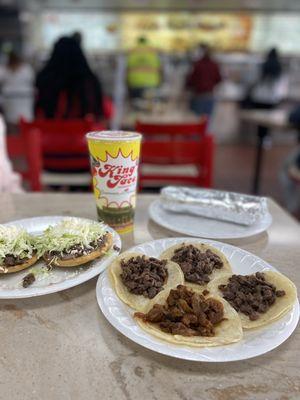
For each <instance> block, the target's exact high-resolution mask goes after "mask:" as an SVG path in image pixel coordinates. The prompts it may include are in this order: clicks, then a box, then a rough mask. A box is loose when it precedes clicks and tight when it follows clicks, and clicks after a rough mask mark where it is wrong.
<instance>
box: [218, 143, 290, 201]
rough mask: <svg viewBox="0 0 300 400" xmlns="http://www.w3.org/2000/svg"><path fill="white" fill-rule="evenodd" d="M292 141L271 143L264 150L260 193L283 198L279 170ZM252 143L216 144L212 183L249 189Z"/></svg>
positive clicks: (248, 191) (251, 169) (251, 173)
mask: <svg viewBox="0 0 300 400" xmlns="http://www.w3.org/2000/svg"><path fill="white" fill-rule="evenodd" d="M293 148H294V146H293V145H281V144H280V145H279V144H276V145H271V146H270V147H269V148H267V149H265V151H264V160H263V166H262V174H261V191H260V194H261V195H266V196H270V197H273V198H274V199H275V200H276V201H278V202H280V203H281V202H282V196H281V189H280V185H279V180H278V174H279V171H280V168H281V165H282V163H283V161H284V159H285V157H286V156H287V155H288V154H289V152H291V151H292V150H293ZM255 151H256V150H255V147H254V146H251V145H248V144H245V145H241V144H236V145H218V146H217V148H216V156H215V175H214V177H215V178H214V186H215V187H216V188H218V189H225V190H232V191H238V192H244V193H250V192H251V187H252V179H253V172H254V162H255Z"/></svg>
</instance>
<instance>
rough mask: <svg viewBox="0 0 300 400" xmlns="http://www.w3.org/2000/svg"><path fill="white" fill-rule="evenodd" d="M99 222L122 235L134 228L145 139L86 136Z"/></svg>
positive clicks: (108, 134)
mask: <svg viewBox="0 0 300 400" xmlns="http://www.w3.org/2000/svg"><path fill="white" fill-rule="evenodd" d="M86 138H87V141H88V148H89V153H90V162H91V173H92V177H93V189H94V195H95V199H96V207H97V213H98V219H99V220H102V221H104V222H106V223H107V224H108V225H109V226H111V227H112V228H114V229H116V230H117V231H118V232H121V233H125V232H129V231H131V230H132V228H133V220H134V210H135V204H136V191H137V179H138V165H139V156H140V147H141V139H142V135H141V134H139V133H136V132H125V131H99V132H89V133H87V135H86Z"/></svg>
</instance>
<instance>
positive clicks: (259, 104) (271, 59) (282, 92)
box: [244, 48, 288, 109]
mask: <svg viewBox="0 0 300 400" xmlns="http://www.w3.org/2000/svg"><path fill="white" fill-rule="evenodd" d="M287 91H288V80H287V76H286V75H285V74H284V72H283V68H282V65H281V61H280V58H279V55H278V52H277V50H276V49H275V48H272V49H271V50H269V51H268V53H267V55H266V58H265V60H264V62H263V63H262V65H261V69H260V75H259V79H258V81H257V82H256V83H255V84H254V85H253V86H252V87H251V88H250V89H249V91H248V93H247V96H246V100H245V101H244V107H245V108H258V109H273V108H275V107H277V106H278V105H279V104H280V102H281V101H282V100H283V99H284V97H285V96H286V95H287Z"/></svg>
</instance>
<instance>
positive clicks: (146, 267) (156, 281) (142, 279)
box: [109, 253, 184, 311]
mask: <svg viewBox="0 0 300 400" xmlns="http://www.w3.org/2000/svg"><path fill="white" fill-rule="evenodd" d="M109 274H110V277H111V280H112V284H113V286H114V288H115V291H116V293H117V295H118V296H119V298H120V299H121V300H122V301H123V302H124V303H126V304H128V305H129V306H130V307H132V308H133V309H135V310H137V311H144V310H145V309H147V308H148V307H149V304H150V303H151V302H152V301H153V300H155V298H156V295H157V294H158V293H160V292H162V291H165V290H167V289H171V288H172V287H174V286H177V285H179V284H182V283H183V282H184V277H183V273H182V271H181V269H180V268H179V266H178V265H177V264H175V263H173V262H172V261H168V260H159V259H157V258H154V257H147V256H145V255H143V254H139V253H124V254H122V255H121V256H119V257H118V258H117V259H116V260H115V261H114V262H113V263H112V264H111V265H110V267H109Z"/></svg>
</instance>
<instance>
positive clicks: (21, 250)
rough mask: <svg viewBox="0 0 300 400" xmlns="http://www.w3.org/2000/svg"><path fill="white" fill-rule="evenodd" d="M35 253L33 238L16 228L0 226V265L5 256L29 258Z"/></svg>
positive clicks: (23, 230)
mask: <svg viewBox="0 0 300 400" xmlns="http://www.w3.org/2000/svg"><path fill="white" fill-rule="evenodd" d="M34 251H35V238H34V236H32V235H30V234H29V233H28V232H26V230H25V229H22V228H19V227H17V226H5V225H0V264H1V263H2V262H3V261H4V258H5V256H6V255H8V254H11V255H13V256H15V257H20V258H26V257H28V258H30V257H32V255H33V252H34Z"/></svg>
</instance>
